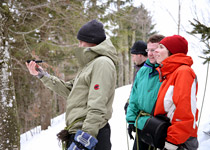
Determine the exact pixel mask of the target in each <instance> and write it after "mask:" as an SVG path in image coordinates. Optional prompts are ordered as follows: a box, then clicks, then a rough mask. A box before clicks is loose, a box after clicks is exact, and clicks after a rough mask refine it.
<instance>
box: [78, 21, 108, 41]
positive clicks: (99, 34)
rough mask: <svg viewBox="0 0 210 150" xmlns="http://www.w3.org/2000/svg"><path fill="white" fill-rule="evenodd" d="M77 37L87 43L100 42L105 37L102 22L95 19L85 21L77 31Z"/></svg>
mask: <svg viewBox="0 0 210 150" xmlns="http://www.w3.org/2000/svg"><path fill="white" fill-rule="evenodd" d="M77 39H78V40H81V41H84V42H87V43H94V44H100V43H101V42H103V41H104V40H105V39H106V35H105V30H104V26H103V24H102V23H101V22H99V21H97V20H95V19H94V20H91V21H89V22H87V23H86V24H85V25H83V26H82V27H81V28H80V30H79V32H78V33H77Z"/></svg>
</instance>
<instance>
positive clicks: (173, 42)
mask: <svg viewBox="0 0 210 150" xmlns="http://www.w3.org/2000/svg"><path fill="white" fill-rule="evenodd" d="M160 44H163V45H164V46H165V47H166V48H167V49H168V50H169V51H170V52H171V53H172V54H176V53H184V54H187V52H188V42H187V40H186V39H185V38H184V37H182V36H180V35H173V36H168V37H165V38H164V39H162V40H161V41H160Z"/></svg>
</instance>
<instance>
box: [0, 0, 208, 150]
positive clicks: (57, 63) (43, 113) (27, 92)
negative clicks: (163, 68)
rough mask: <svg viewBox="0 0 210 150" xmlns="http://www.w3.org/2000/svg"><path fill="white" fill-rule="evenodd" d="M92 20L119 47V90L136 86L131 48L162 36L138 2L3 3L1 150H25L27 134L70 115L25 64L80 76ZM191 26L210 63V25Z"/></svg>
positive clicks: (66, 75) (63, 75) (60, 74)
mask: <svg viewBox="0 0 210 150" xmlns="http://www.w3.org/2000/svg"><path fill="white" fill-rule="evenodd" d="M92 19H98V20H99V21H101V22H103V24H104V25H105V29H106V34H107V37H109V38H110V39H111V40H112V42H113V44H114V46H115V47H116V49H117V52H118V58H119V63H118V66H117V71H118V72H117V74H118V79H117V87H121V86H123V85H128V84H130V83H132V78H133V65H132V62H131V56H130V51H129V49H130V48H131V46H132V44H133V43H134V42H135V41H137V40H143V41H146V40H147V38H148V37H149V36H150V35H152V34H155V33H158V32H157V31H155V29H154V28H155V24H154V23H153V22H152V16H151V15H150V13H149V12H148V10H147V9H145V7H144V5H140V6H138V7H136V6H134V5H133V0H124V1H122V0H84V1H81V0H1V1H0V80H1V81H0V140H1V144H0V149H13V150H20V135H21V134H22V133H25V132H27V131H29V130H30V129H32V128H34V127H36V126H38V125H41V129H42V130H45V129H47V128H48V126H50V120H51V118H54V117H56V116H58V115H60V114H62V113H64V112H65V100H64V99H63V98H62V97H60V96H58V95H56V94H55V93H53V92H52V91H50V90H48V89H47V88H45V87H44V86H43V85H42V83H41V82H40V81H39V80H37V78H36V77H33V76H31V75H30V74H29V72H28V70H27V68H26V66H25V62H26V61H27V60H43V61H44V62H43V63H42V64H41V66H42V67H43V68H44V70H46V71H47V72H49V73H50V74H53V75H56V76H58V77H59V78H61V79H63V80H66V81H68V80H69V79H72V78H74V77H75V75H76V73H77V70H78V68H79V66H78V62H77V60H76V59H75V56H74V52H73V48H74V47H75V46H77V45H78V40H77V39H76V35H77V32H78V30H79V28H80V27H81V26H82V25H83V24H85V23H86V22H88V21H90V20H92ZM177 26H178V28H179V26H180V24H179V23H178V24H177ZM191 26H192V27H193V30H192V31H189V33H188V34H191V35H192V36H195V35H199V37H200V41H201V42H202V43H203V44H204V45H205V50H204V51H203V52H204V54H206V57H204V63H208V62H209V60H210V58H209V57H207V56H208V54H209V53H210V45H209V42H210V41H209V39H210V27H208V26H207V25H205V24H202V23H201V22H199V20H197V19H196V18H195V19H194V20H192V22H191ZM178 31H179V30H178ZM178 33H179V32H178Z"/></svg>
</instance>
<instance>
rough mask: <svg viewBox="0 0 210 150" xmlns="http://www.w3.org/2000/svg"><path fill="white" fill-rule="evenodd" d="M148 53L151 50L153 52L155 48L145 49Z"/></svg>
mask: <svg viewBox="0 0 210 150" xmlns="http://www.w3.org/2000/svg"><path fill="white" fill-rule="evenodd" d="M145 51H146V52H147V53H148V52H149V51H150V52H151V53H153V52H154V51H155V49H146V50H145Z"/></svg>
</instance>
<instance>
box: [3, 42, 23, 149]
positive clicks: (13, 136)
mask: <svg viewBox="0 0 210 150" xmlns="http://www.w3.org/2000/svg"><path fill="white" fill-rule="evenodd" d="M2 40H3V39H0V45H1V48H0V80H1V82H0V141H1V144H0V149H2V150H3V149H4V150H6V149H11V150H19V149H20V132H19V123H18V118H17V117H18V115H17V106H16V98H15V92H14V82H13V75H12V70H11V69H12V65H11V62H10V53H9V47H8V45H5V43H4V42H2Z"/></svg>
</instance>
